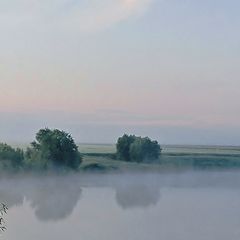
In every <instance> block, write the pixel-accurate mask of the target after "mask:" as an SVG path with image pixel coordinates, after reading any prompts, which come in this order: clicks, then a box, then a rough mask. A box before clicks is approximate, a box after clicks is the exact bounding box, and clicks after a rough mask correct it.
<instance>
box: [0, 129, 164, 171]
mask: <svg viewBox="0 0 240 240" xmlns="http://www.w3.org/2000/svg"><path fill="white" fill-rule="evenodd" d="M116 147H117V154H116V155H117V157H118V159H120V160H124V161H135V162H143V161H145V160H155V159H158V158H159V155H160V153H161V147H160V145H159V144H158V142H157V141H152V140H151V139H150V138H148V137H144V138H142V137H137V136H135V135H126V134H125V135H123V136H122V137H120V138H119V139H118V141H117V145H116ZM81 162H82V155H81V153H80V152H79V150H78V146H77V145H76V143H75V142H74V140H73V138H72V136H71V135H70V134H69V133H66V132H64V131H60V130H58V129H49V128H45V129H40V130H39V131H38V132H37V134H36V139H35V141H33V142H32V143H31V144H30V146H29V147H28V148H27V149H26V150H25V151H23V150H22V149H20V148H17V149H14V148H13V147H11V146H9V145H7V144H5V143H0V169H8V170H9V169H14V170H19V169H23V170H47V169H73V170H78V169H79V166H80V164H81Z"/></svg>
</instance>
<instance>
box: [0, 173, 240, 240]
mask: <svg viewBox="0 0 240 240" xmlns="http://www.w3.org/2000/svg"><path fill="white" fill-rule="evenodd" d="M239 186H240V173H239V172H237V171H236V172H234V171H233V172H226V171H225V172H207V171H202V172H194V171H189V172H183V173H161V174H149V173H145V174H144V173H141V174H140V173H139V174H130V173H129V174H116V175H112V174H99V175H97V174H95V175H67V176H38V177H37V176H9V177H4V178H1V180H0V199H1V202H4V203H6V204H7V205H8V207H9V211H8V213H7V215H6V216H5V221H6V226H7V230H6V231H5V232H4V233H2V234H1V236H0V237H1V239H3V240H5V239H6V240H28V239H29V240H30V239H31V240H32V239H34V240H38V239H39V240H40V239H41V240H42V239H44V240H53V239H57V240H66V239H68V240H74V239H80V240H123V239H124V240H158V239H164V240H188V239H189V240H192V239H194V240H213V239H217V240H226V239H231V240H235V239H236V240H239V239H240V188H239Z"/></svg>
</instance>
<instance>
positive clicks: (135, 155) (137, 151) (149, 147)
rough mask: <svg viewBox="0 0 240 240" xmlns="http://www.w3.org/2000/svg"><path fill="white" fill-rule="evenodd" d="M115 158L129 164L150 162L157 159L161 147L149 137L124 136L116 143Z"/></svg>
mask: <svg viewBox="0 0 240 240" xmlns="http://www.w3.org/2000/svg"><path fill="white" fill-rule="evenodd" d="M116 147H117V157H118V158H119V159H121V160H125V161H129V162H143V161H152V160H156V159H158V158H159V156H160V154H161V147H160V145H159V144H158V142H157V141H152V140H151V139H150V138H149V137H137V136H135V135H127V134H124V135H123V136H122V137H120V138H118V141H117V146H116Z"/></svg>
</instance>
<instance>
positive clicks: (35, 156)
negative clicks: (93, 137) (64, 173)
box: [26, 128, 82, 169]
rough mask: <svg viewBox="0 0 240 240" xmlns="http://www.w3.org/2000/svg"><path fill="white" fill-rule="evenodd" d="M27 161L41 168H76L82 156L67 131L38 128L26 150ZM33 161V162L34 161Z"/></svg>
mask: <svg viewBox="0 0 240 240" xmlns="http://www.w3.org/2000/svg"><path fill="white" fill-rule="evenodd" d="M26 158H27V160H28V163H29V162H31V163H32V164H33V165H34V163H36V164H38V165H40V166H41V167H42V168H48V167H49V166H50V165H53V166H54V167H69V168H72V169H78V167H79V165H80V164H81V162H82V157H81V154H80V152H79V151H78V147H77V145H76V144H75V142H74V140H73V138H72V137H71V135H70V134H69V133H66V132H64V131H60V130H58V129H53V130H51V129H48V128H45V129H40V130H39V131H38V133H37V134H36V141H34V142H32V143H31V148H28V149H27V151H26ZM34 161H35V162H34Z"/></svg>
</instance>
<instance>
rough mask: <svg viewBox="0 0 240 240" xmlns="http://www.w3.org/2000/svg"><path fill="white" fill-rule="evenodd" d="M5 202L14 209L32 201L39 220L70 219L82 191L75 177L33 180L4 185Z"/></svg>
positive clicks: (0, 192) (0, 185)
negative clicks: (25, 201)
mask: <svg viewBox="0 0 240 240" xmlns="http://www.w3.org/2000/svg"><path fill="white" fill-rule="evenodd" d="M0 196H1V201H3V202H5V203H7V205H8V207H9V208H11V207H13V206H16V205H22V204H23V202H24V198H25V199H26V200H27V201H29V202H30V204H31V206H32V207H33V208H34V210H35V214H36V217H37V218H38V219H39V220H43V221H48V220H53V221H55V220H60V219H64V218H66V217H68V216H69V215H70V214H71V213H72V211H73V209H74V207H75V206H76V204H77V202H78V201H79V199H80V196H81V188H80V187H79V185H78V184H77V183H76V180H75V179H74V178H73V177H71V178H68V177H62V178H61V177H49V178H43V177H42V178H37V179H36V178H30V179H28V180H26V179H21V180H16V179H15V180H12V181H9V182H8V183H6V182H0Z"/></svg>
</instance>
